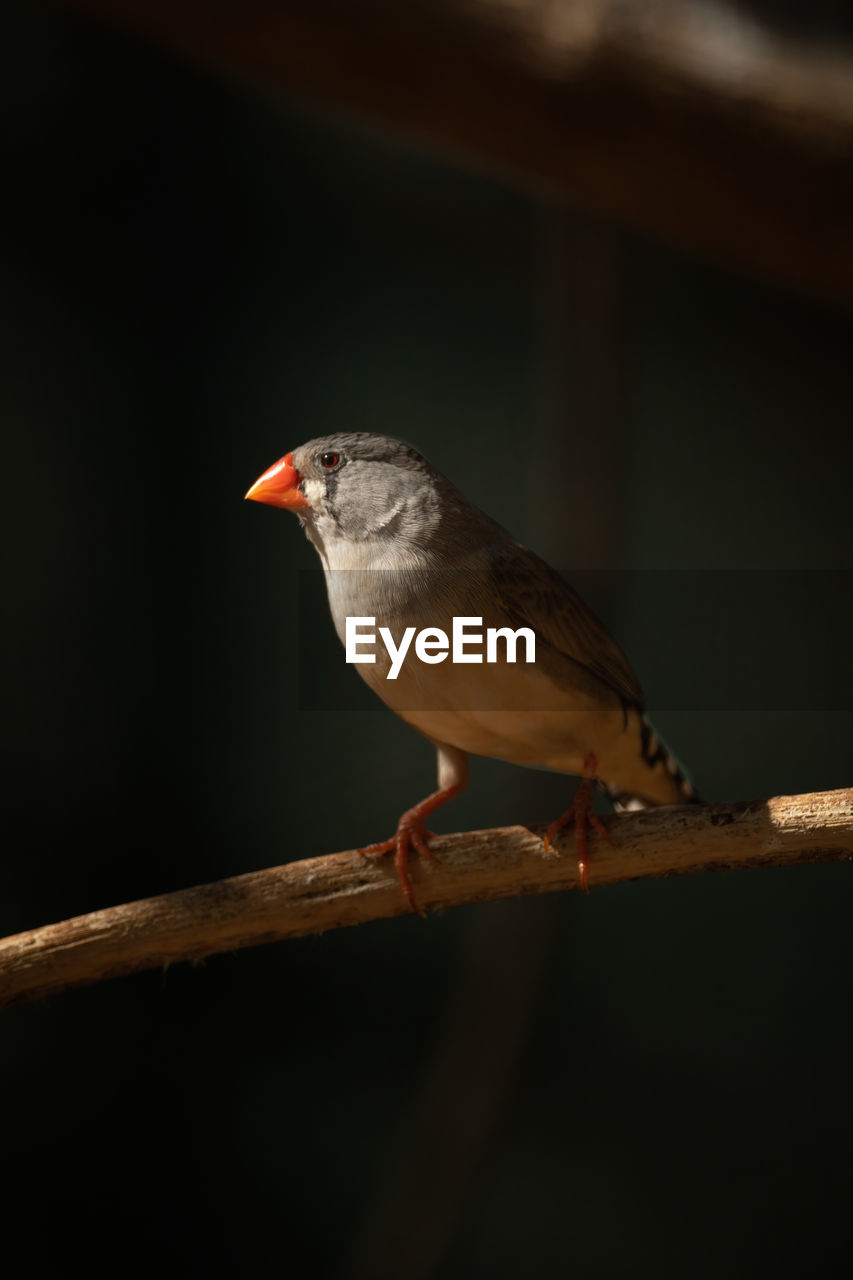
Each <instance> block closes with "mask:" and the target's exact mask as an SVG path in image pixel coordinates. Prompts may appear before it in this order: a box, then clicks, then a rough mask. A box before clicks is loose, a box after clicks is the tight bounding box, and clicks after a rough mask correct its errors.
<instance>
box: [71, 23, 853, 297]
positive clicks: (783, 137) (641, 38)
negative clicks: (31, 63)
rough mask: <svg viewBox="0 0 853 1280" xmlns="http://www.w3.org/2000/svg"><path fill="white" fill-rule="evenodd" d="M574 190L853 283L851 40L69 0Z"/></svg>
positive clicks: (695, 237) (737, 29)
mask: <svg viewBox="0 0 853 1280" xmlns="http://www.w3.org/2000/svg"><path fill="white" fill-rule="evenodd" d="M62 2H63V3H64V4H66V5H67V6H68V7H70V8H73V9H76V10H79V11H82V12H85V13H89V14H91V15H93V16H97V17H99V18H101V19H104V20H106V21H108V22H112V23H118V24H122V25H125V26H127V27H129V28H130V29H132V30H136V31H138V32H140V33H141V34H143V35H145V36H148V37H152V38H154V39H155V40H158V41H160V42H162V43H164V44H167V45H171V46H172V47H174V48H177V49H179V50H180V51H181V52H182V53H184V54H186V55H188V56H189V57H191V58H193V59H194V60H197V61H201V62H206V63H208V64H212V65H215V66H217V67H220V68H222V69H224V70H225V71H227V72H229V73H234V72H236V73H238V74H240V75H249V76H252V77H254V78H255V79H257V80H260V81H265V82H266V83H268V84H273V85H276V86H282V87H284V88H285V89H287V90H289V91H292V92H294V93H296V94H298V95H301V96H303V97H306V98H309V99H314V100H316V101H319V102H321V103H323V104H326V105H330V106H332V107H333V108H336V109H341V110H344V111H346V112H347V113H349V114H353V115H356V116H361V117H362V118H364V119H366V120H372V121H376V122H379V123H381V124H382V125H383V126H385V127H387V128H388V129H390V130H393V131H394V132H396V133H398V134H403V135H404V136H406V137H407V139H408V140H409V141H414V142H415V143H417V144H419V145H422V146H425V147H427V148H430V149H433V150H438V151H440V152H444V153H446V154H450V155H453V156H455V157H458V158H460V159H462V160H463V162H465V163H466V164H469V165H474V166H475V167H478V168H480V169H483V170H485V171H488V172H491V173H494V174H496V175H498V176H502V177H505V178H509V179H510V180H514V181H520V182H523V183H525V184H527V185H528V186H530V187H532V188H533V189H534V190H538V191H539V192H540V194H550V195H552V196H553V195H556V196H559V197H561V198H563V199H565V200H566V201H567V202H568V203H569V204H570V205H572V206H574V207H575V208H577V209H581V210H585V211H587V212H588V213H590V214H593V215H596V216H603V217H605V218H608V219H613V220H615V221H616V222H619V223H622V224H624V225H627V226H629V227H632V228H634V229H636V230H639V231H641V232H643V233H646V234H649V235H652V236H654V237H657V238H658V239H662V240H664V241H667V242H668V243H671V244H674V245H679V246H682V247H683V248H686V249H688V250H692V251H698V252H699V253H701V254H705V255H707V256H709V257H711V258H714V259H716V260H717V261H720V262H723V263H725V264H727V265H729V266H734V267H736V268H739V269H741V270H743V271H746V272H748V273H751V274H758V275H763V276H765V277H767V276H769V277H772V278H774V279H779V280H782V281H785V282H787V283H788V284H793V285H795V286H797V287H799V288H803V289H807V290H810V291H812V292H818V293H822V294H825V295H828V296H833V297H836V298H841V299H845V300H846V301H848V302H850V301H853V49H852V48H851V47H849V46H847V45H844V44H843V43H841V42H836V43H835V44H834V45H830V44H829V43H828V42H824V43H823V44H821V43H819V42H817V41H814V40H808V39H802V38H801V39H796V38H794V37H792V36H791V35H785V34H783V33H781V32H780V31H778V30H775V29H774V28H773V27H772V26H771V25H770V24H768V23H764V22H761V21H760V20H759V19H758V18H756V17H755V16H754V15H749V14H746V13H743V12H741V11H740V10H739V9H738V8H737V6H735V5H723V4H721V5H714V6H710V5H707V4H700V3H690V2H689V0H644V2H643V3H642V4H637V5H625V4H624V3H621V2H620V0H583V3H573V4H570V3H565V4H553V3H551V4H543V3H541V2H540V0H427V2H425V3H411V2H409V3H404V4H400V3H397V0H217V3H215V4H211V3H210V2H209V0H62Z"/></svg>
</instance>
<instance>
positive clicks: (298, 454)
mask: <svg viewBox="0 0 853 1280" xmlns="http://www.w3.org/2000/svg"><path fill="white" fill-rule="evenodd" d="M292 458H293V463H292V465H293V467H294V469H295V471H296V472H297V473H298V476H299V481H298V485H299V489H300V491H301V493H302V495H303V497H304V499H305V505H301V506H298V507H294V511H295V514H296V515H298V516H299V518H300V520H301V521H302V523H303V525H304V527H305V532H306V533H307V535H308V537H309V538H310V540H311V541H312V542H313V543H314V545H315V547H316V548H317V551H318V552H319V554H320V557H321V559H322V560H323V562H324V564H325V566H326V567H327V568H331V569H347V568H368V567H380V566H382V565H389V564H391V563H396V564H402V563H404V562H408V563H415V562H418V563H420V564H425V563H429V562H433V563H436V564H438V563H440V562H444V563H446V559H447V557H448V555H450V556H452V555H453V554H454V553H455V551H456V550H457V548H462V547H468V548H470V545H471V540H472V539H475V540H481V541H484V542H485V541H490V540H493V539H494V537H495V533H496V530H497V526H496V525H494V524H493V522H492V521H490V520H489V519H488V517H487V516H485V515H484V514H483V513H482V512H481V511H479V510H478V509H477V508H476V507H475V506H473V504H471V503H469V502H468V501H467V500H466V499H465V498H464V497H463V496H462V494H460V493H459V491H458V490H457V489H455V488H454V487H453V485H452V484H451V483H450V481H449V480H447V479H446V477H445V476H443V475H442V474H441V472H440V471H437V470H436V468H435V467H433V466H432V465H431V464H430V463H429V462H427V460H426V459H425V458H424V457H422V456H421V454H419V453H418V452H417V450H415V449H413V448H412V447H411V446H410V445H408V444H404V443H403V442H402V441H400V440H395V439H393V438H392V437H391V436H383V435H378V434H374V433H372V432H335V433H333V434H331V435H327V436H319V437H318V438H317V439H315V440H309V441H308V443H307V444H303V445H300V446H299V448H298V449H294V451H293V455H292Z"/></svg>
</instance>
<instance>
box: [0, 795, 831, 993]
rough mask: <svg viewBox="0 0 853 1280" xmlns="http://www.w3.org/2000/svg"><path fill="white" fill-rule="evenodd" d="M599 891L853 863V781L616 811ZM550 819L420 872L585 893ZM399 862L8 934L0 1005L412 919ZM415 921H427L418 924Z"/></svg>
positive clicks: (338, 868) (465, 889)
mask: <svg viewBox="0 0 853 1280" xmlns="http://www.w3.org/2000/svg"><path fill="white" fill-rule="evenodd" d="M607 821H608V823H609V826H610V829H611V831H612V834H613V837H614V839H615V841H616V844H615V846H614V847H610V846H608V845H605V844H604V843H603V842H601V841H598V842H596V846H595V853H594V856H593V859H592V863H591V869H590V882H591V885H592V886H593V888H596V887H599V886H601V885H605V884H614V883H616V882H617V881H620V880H635V879H639V878H641V877H644V876H670V875H689V874H692V873H695V872H700V871H726V870H735V869H737V868H740V867H782V866H790V865H792V864H795V863H803V862H841V861H851V860H853V788H850V789H845V790H842V791H826V792H818V793H816V794H813V795H802V796H780V797H777V798H776V799H773V800H761V801H753V802H751V803H741V804H732V805H729V804H726V805H712V806H708V807H704V806H703V807H699V806H691V807H688V808H665V809H651V810H647V811H646V812H643V813H633V814H627V815H624V816H622V817H618V818H617V817H611V818H609V819H607ZM543 832H544V827H542V826H534V827H522V826H518V827H499V828H496V829H494V830H491V831H469V832H463V833H460V834H457V835H450V836H441V837H439V838H437V839H436V841H435V850H436V853H437V854H438V855H439V857H440V858H441V864H440V865H433V864H423V863H421V864H420V865H419V866H416V867H415V868H414V873H413V874H414V879H415V883H416V890H417V894H418V898H419V900H420V902H421V903H422V904H423V906H424V907H426V908H428V909H432V910H436V909H439V908H443V907H452V906H459V905H461V904H463V903H468V902H486V901H489V900H490V899H493V898H509V897H513V896H516V895H519V894H525V893H548V892H551V891H553V890H560V889H574V888H576V887H577V865H576V862H575V860H574V857H573V856H572V854H573V844H572V838H571V836H568V837H565V838H564V839H563V840H562V841H561V843H560V848H559V850H558V852H557V853H556V854H554V855H551V856H549V855H547V854H545V852H544V850H543V846H542V839H541V837H542V834H543ZM408 910H409V908H408V904H407V903H406V901H405V899H404V898H403V895H402V894H401V893H400V889H399V886H398V884H397V880H396V877H395V875H394V870H393V866H391V865H390V863H389V862H387V861H383V862H382V863H380V864H377V863H375V862H373V861H367V860H366V859H364V858H363V857H361V855H359V854H358V853H357V852H354V851H349V852H346V853H336V854H331V855H330V856H328V857H325V858H309V859H307V860H306V861H304V862H291V863H288V864H286V865H285V866H281V867H270V868H269V869H267V870H265V871H255V872H252V873H250V874H249V875H242V876H235V877H233V878H232V879H229V880H220V881H217V882H216V883H214V884H204V885H198V886H196V887H195V888H192V889H182V890H180V891H178V892H177V893H167V894H163V895H162V896H161V897H157V898H145V899H142V900H141V901H139V902H129V903H126V904H124V905H123V906H118V907H109V908H108V909H106V910H104V911H93V912H92V913H91V914H89V915H85V916H77V917H76V918H75V919H73V920H65V921H63V922H62V923H61V924H53V925H47V926H45V927H44V928H41V929H33V930H31V931H30V932H29V933H20V934H17V935H15V936H14V937H10V938H6V939H4V940H3V941H0V1006H4V1005H9V1004H13V1003H16V1002H18V1001H22V1000H27V999H32V998H34V997H36V996H45V995H51V994H54V993H56V992H59V991H63V990H65V989H66V988H68V987H75V986H83V985H85V984H87V983H92V982H98V981H101V980H103V979H105V978H112V977H118V976H119V975H121V974H126V973H133V972H136V971H138V970H141V969H150V968H155V967H158V966H163V965H168V964H171V963H173V962H174V961H177V960H193V959H199V958H201V957H204V956H208V955H212V954H214V953H215V952H218V951H233V950H236V949H237V948H239V947H249V946H255V945H257V944H258V943H262V942H276V941H279V940H281V939H283V938H294V937H299V936H302V935H304V934H310V933H322V932H324V931H325V930H327V929H336V928H341V927H342V926H344V925H352V924H362V923H365V922H366V921H368V920H378V919H381V918H384V917H390V916H400V915H405V914H406V913H407V912H408ZM412 927H413V928H422V927H424V926H422V925H420V924H419V922H418V921H416V920H413V921H412Z"/></svg>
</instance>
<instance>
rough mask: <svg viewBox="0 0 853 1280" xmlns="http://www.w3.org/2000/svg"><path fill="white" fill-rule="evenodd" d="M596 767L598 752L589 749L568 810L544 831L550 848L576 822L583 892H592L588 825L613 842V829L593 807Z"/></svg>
mask: <svg viewBox="0 0 853 1280" xmlns="http://www.w3.org/2000/svg"><path fill="white" fill-rule="evenodd" d="M597 767H598V761H597V760H596V758H595V755H594V754H593V753H592V752H590V753H589V755H588V756H587V757H586V759H585V760H584V762H583V777H582V779H581V784H580V786H579V787H578V789H577V791H576V792H575V798H574V800H573V801H572V803H571V805H570V807H569V808H568V809H567V810H566V812H565V813H564V814H561V816H560V817H559V818H558V819H557V821H556V822H552V823H551V825H550V827H549V828H548V830H547V831H546V832H545V849H546V850H548V849H549V848H550V847H551V842H552V841H553V839H554V837H555V836H556V835H557V833H558V832H559V831H562V829H563V828H564V827H570V826H574V828H575V839H576V840H577V845H578V871H579V872H580V877H581V888H582V889H583V891H584V893H589V843H588V839H587V836H588V834H589V828H590V827H592V828H593V830H594V831H597V832H598V834H599V835H600V836H603V837H604V839H605V840H606V841H607V843H608V844H613V840H612V838H611V836H610V832H609V831H608V830H607V828H606V827H605V825H604V823H603V822H602V821H601V819H600V818H599V816H598V814H597V813H596V812H595V811H594V809H593V807H592V791H593V783H594V781H595V771H596V769H597Z"/></svg>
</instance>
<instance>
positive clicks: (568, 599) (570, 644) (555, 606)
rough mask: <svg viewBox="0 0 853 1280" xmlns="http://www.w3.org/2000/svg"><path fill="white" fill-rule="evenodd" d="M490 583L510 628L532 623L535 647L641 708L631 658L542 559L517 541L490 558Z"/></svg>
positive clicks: (640, 695)
mask: <svg viewBox="0 0 853 1280" xmlns="http://www.w3.org/2000/svg"><path fill="white" fill-rule="evenodd" d="M491 567H492V575H493V583H492V585H493V588H494V592H495V595H496V597H497V600H498V602H499V604H500V607H501V609H502V610H503V612H505V613H506V615H507V617H508V618H509V619H510V620H511V621H512V624H513V627H514V628H518V627H520V626H527V627H531V628H532V629H533V631H534V632H535V633H536V636H537V647H538V645H539V644H541V643H544V644H545V645H547V646H548V647H549V648H550V649H551V650H552V651H554V653H555V654H557V655H561V656H562V657H563V658H568V659H569V660H570V661H571V662H573V663H577V664H578V665H580V666H582V667H585V668H586V670H587V671H589V672H590V673H591V674H592V675H594V676H595V677H596V678H597V679H598V680H601V681H602V682H603V683H604V684H606V685H608V686H609V687H610V688H611V689H612V690H613V691H614V693H616V694H617V696H618V697H619V698H621V700H622V701H623V703H626V704H628V705H629V706H632V707H638V708H642V706H643V691H642V689H641V688H640V685H639V682H638V680H637V677H636V676H635V675H634V672H633V671H632V670H631V666H630V663H629V662H628V659H627V658H626V657H625V655H624V653H623V652H622V650H621V649H620V648H619V645H618V644H617V643H616V641H615V640H614V639H613V638H612V636H610V635H609V634H608V633H607V631H606V629H605V627H604V624H603V623H602V622H600V621H599V619H598V618H597V617H596V616H595V614H594V613H593V612H592V611H591V610H590V609H588V608H587V606H586V605H585V604H584V602H583V600H581V598H580V596H579V595H578V594H577V592H576V591H573V590H572V588H571V587H570V586H569V585H568V583H566V582H564V581H563V579H562V578H561V577H560V576H559V574H558V573H556V572H555V571H554V570H553V569H552V568H551V567H550V565H548V564H546V563H545V561H544V560H540V559H539V557H538V556H537V555H534V553H533V552H532V551H528V550H527V548H526V547H522V546H520V545H518V544H515V545H510V546H505V547H502V548H500V549H499V550H498V551H497V552H496V554H495V555H494V556H493V557H492V558H491Z"/></svg>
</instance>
